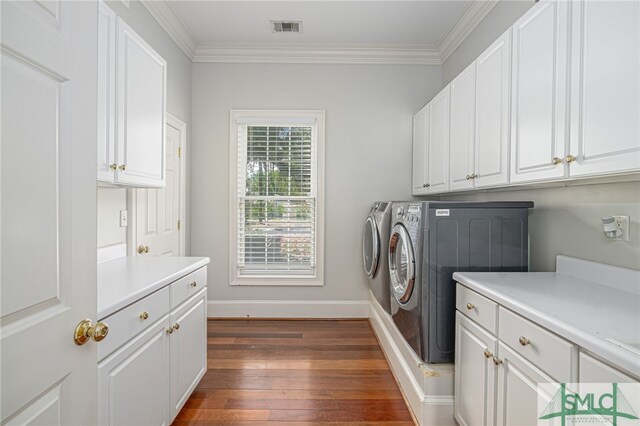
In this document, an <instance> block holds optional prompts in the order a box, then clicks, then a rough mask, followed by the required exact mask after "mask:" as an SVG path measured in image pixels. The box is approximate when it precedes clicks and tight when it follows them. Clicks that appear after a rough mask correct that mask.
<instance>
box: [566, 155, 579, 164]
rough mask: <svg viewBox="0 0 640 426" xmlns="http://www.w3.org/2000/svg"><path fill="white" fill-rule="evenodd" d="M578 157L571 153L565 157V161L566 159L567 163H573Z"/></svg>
mask: <svg viewBox="0 0 640 426" xmlns="http://www.w3.org/2000/svg"><path fill="white" fill-rule="evenodd" d="M576 160H577V158H576V157H574V156H573V155H571V154H569V155H567V156H566V157H565V158H564V161H566V162H567V163H573V162H574V161H576Z"/></svg>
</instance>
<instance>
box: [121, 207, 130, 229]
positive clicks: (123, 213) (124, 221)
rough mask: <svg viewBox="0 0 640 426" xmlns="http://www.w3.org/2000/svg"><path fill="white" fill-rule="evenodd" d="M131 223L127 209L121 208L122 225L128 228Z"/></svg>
mask: <svg viewBox="0 0 640 426" xmlns="http://www.w3.org/2000/svg"><path fill="white" fill-rule="evenodd" d="M128 224H129V218H128V214H127V211H126V210H120V227H121V228H126V227H127V225H128Z"/></svg>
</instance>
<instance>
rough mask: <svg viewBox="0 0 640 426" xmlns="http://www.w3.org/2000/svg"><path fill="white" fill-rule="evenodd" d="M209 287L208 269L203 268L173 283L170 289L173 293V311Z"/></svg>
mask: <svg viewBox="0 0 640 426" xmlns="http://www.w3.org/2000/svg"><path fill="white" fill-rule="evenodd" d="M206 286H207V267H206V266H205V267H202V268H200V269H198V270H197V271H193V272H192V273H190V274H189V275H187V276H184V277H182V278H180V279H179V280H178V281H176V282H174V283H172V284H171V285H170V286H169V288H170V291H171V309H173V308H175V307H176V306H178V305H180V304H181V303H182V302H184V301H185V300H187V299H189V298H190V297H192V296H195V295H196V294H197V293H198V292H199V291H200V290H202V289H203V288H205V287H206Z"/></svg>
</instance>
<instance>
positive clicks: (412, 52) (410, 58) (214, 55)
mask: <svg viewBox="0 0 640 426" xmlns="http://www.w3.org/2000/svg"><path fill="white" fill-rule="evenodd" d="M499 1H500V0H472V1H471V2H470V3H469V5H468V6H467V7H466V8H465V9H464V11H463V12H462V13H461V14H460V17H459V18H458V20H457V21H456V23H455V24H454V25H453V27H452V28H451V29H450V30H449V31H448V32H447V34H446V35H445V36H444V37H443V39H442V41H441V42H440V43H439V44H438V46H437V47H435V46H428V45H343V44H307V45H286V44H259V43H256V44H246V45H238V44H221V43H212V42H200V43H196V41H195V40H194V39H193V37H192V36H191V34H190V33H189V31H188V30H187V28H186V27H185V26H184V24H183V23H182V22H181V21H180V19H179V18H178V16H177V15H176V13H175V12H174V11H173V9H172V8H171V6H170V4H169V2H168V1H166V0H140V2H141V3H142V4H143V5H144V7H146V8H147V10H148V11H149V13H150V14H151V16H153V17H154V18H155V20H156V21H158V24H160V26H161V27H162V28H163V29H164V30H165V32H166V33H167V34H168V35H169V37H171V39H173V41H174V42H175V43H176V44H177V45H178V47H179V48H180V49H181V50H182V51H183V52H184V53H185V55H187V57H188V58H189V59H190V60H191V61H192V62H209V63H302V64H376V65H378V64H389V65H442V64H443V63H444V62H445V61H446V60H447V58H449V56H451V54H452V53H453V52H454V51H455V50H456V49H457V48H458V46H460V44H461V43H462V42H463V41H464V40H465V38H466V37H467V36H468V35H469V34H470V33H471V31H473V29H474V28H475V27H476V26H477V25H478V24H479V23H480V21H482V19H484V17H485V16H487V14H488V13H489V12H490V11H491V10H492V9H493V8H494V7H495V5H496V4H498V2H499Z"/></svg>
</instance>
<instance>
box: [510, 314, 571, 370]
mask: <svg viewBox="0 0 640 426" xmlns="http://www.w3.org/2000/svg"><path fill="white" fill-rule="evenodd" d="M498 338H499V339H500V340H501V341H502V342H504V343H505V344H506V345H507V346H509V347H510V348H512V349H513V350H514V351H515V352H516V353H517V354H519V355H521V356H522V357H524V358H525V359H527V360H528V361H530V362H531V363H533V364H534V365H536V366H538V367H539V368H541V369H542V370H543V371H545V372H546V373H547V374H549V375H550V376H551V377H553V378H554V379H555V380H557V381H559V382H565V383H571V382H572V377H573V376H574V374H572V372H573V369H574V367H575V366H576V358H577V350H576V347H575V346H574V345H572V344H571V343H569V342H567V341H566V340H564V339H561V338H560V337H558V336H556V335H555V334H553V333H551V332H550V331H547V330H545V329H544V328H542V327H540V326H538V325H535V324H534V323H532V322H530V321H529V320H526V319H524V318H522V317H521V316H519V315H516V314H514V313H513V312H511V311H509V310H507V309H505V308H503V307H500V310H499V314H498Z"/></svg>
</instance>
